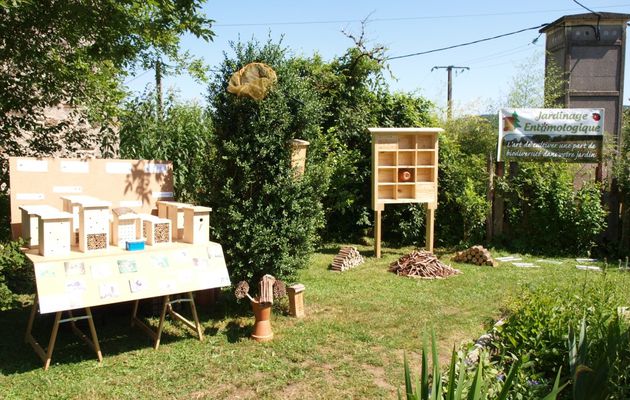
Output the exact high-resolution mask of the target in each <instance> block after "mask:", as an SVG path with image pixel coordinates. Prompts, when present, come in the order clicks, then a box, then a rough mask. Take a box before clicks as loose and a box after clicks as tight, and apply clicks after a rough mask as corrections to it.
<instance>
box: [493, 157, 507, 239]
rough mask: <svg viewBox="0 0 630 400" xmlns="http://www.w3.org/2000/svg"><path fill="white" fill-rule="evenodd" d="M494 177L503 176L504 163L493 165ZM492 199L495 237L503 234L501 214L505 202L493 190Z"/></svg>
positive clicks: (499, 194)
mask: <svg viewBox="0 0 630 400" xmlns="http://www.w3.org/2000/svg"><path fill="white" fill-rule="evenodd" d="M495 167H496V176H497V177H499V178H501V177H503V176H504V175H505V163H504V162H503V161H498V162H496V164H495ZM493 195H494V197H493V199H492V236H493V237H497V236H500V235H502V234H503V213H504V208H505V200H504V199H503V196H502V195H501V193H499V192H497V191H496V190H494V193H493Z"/></svg>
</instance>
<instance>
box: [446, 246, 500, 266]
mask: <svg viewBox="0 0 630 400" xmlns="http://www.w3.org/2000/svg"><path fill="white" fill-rule="evenodd" d="M453 261H455V262H462V263H467V264H475V265H489V266H491V267H496V266H498V265H499V263H497V262H496V261H495V260H494V259H493V258H492V255H491V254H490V252H489V251H488V249H485V248H484V247H483V246H473V247H471V248H469V249H466V250H464V251H458V252H457V254H455V256H454V257H453Z"/></svg>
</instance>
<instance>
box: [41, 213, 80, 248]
mask: <svg viewBox="0 0 630 400" xmlns="http://www.w3.org/2000/svg"><path fill="white" fill-rule="evenodd" d="M37 216H38V217H39V218H38V227H37V230H38V242H39V254H40V255H42V256H44V257H49V256H67V255H69V254H70V236H71V235H70V233H71V229H72V227H71V221H72V214H70V213H67V212H63V211H50V210H48V211H44V212H38V213H37Z"/></svg>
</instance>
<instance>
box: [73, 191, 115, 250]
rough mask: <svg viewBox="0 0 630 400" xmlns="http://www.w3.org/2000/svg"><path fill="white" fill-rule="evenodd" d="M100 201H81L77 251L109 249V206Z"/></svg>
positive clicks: (105, 202) (107, 203)
mask: <svg viewBox="0 0 630 400" xmlns="http://www.w3.org/2000/svg"><path fill="white" fill-rule="evenodd" d="M110 205H111V203H109V202H107V201H102V200H88V201H82V202H81V203H80V208H79V251H82V252H87V251H94V250H107V248H108V247H109V216H110V212H109V206H110Z"/></svg>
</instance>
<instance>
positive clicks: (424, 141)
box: [369, 128, 444, 258]
mask: <svg viewBox="0 0 630 400" xmlns="http://www.w3.org/2000/svg"><path fill="white" fill-rule="evenodd" d="M369 131H370V133H371V135H372V209H373V210H374V225H375V226H374V255H375V256H376V257H377V258H380V257H381V212H382V211H383V210H384V209H385V204H397V203H426V205H427V214H426V248H427V250H428V251H433V239H434V237H433V236H434V220H435V209H436V208H437V203H438V202H437V180H438V134H439V133H440V132H443V131H444V130H443V129H440V128H369Z"/></svg>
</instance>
